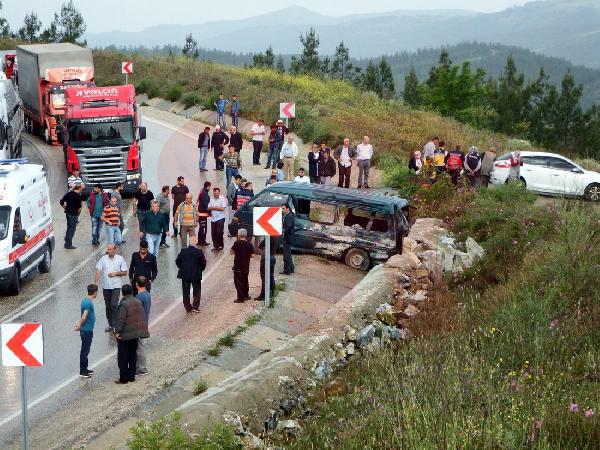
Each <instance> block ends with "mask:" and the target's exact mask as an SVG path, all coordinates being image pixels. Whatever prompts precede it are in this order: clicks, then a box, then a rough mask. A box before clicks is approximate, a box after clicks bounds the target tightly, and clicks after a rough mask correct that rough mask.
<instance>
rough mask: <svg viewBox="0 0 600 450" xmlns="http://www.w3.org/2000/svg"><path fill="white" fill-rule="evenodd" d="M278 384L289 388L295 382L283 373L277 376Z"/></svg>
mask: <svg viewBox="0 0 600 450" xmlns="http://www.w3.org/2000/svg"><path fill="white" fill-rule="evenodd" d="M278 384H279V387H280V388H282V389H291V388H293V387H294V386H295V385H296V382H295V381H294V380H292V379H291V378H290V377H288V376H286V375H284V376H280V377H279V380H278Z"/></svg>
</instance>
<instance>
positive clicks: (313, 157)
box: [308, 143, 323, 184]
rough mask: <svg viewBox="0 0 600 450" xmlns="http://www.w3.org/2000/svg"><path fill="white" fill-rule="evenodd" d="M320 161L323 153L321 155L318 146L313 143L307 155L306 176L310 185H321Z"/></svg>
mask: <svg viewBox="0 0 600 450" xmlns="http://www.w3.org/2000/svg"><path fill="white" fill-rule="evenodd" d="M321 161H323V153H321V151H320V150H319V146H318V145H317V144H316V143H315V144H313V145H312V149H311V151H310V152H309V153H308V176H309V177H310V182H311V183H316V184H321V170H320V169H321V168H320V164H321Z"/></svg>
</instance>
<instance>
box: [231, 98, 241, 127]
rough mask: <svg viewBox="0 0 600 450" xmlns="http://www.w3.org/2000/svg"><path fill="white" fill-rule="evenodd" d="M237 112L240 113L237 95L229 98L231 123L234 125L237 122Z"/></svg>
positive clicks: (236, 124) (235, 125)
mask: <svg viewBox="0 0 600 450" xmlns="http://www.w3.org/2000/svg"><path fill="white" fill-rule="evenodd" d="M239 113H240V100H239V99H238V98H237V95H234V96H233V99H232V100H231V124H232V125H233V126H234V127H237V126H238V123H239V119H240V118H239Z"/></svg>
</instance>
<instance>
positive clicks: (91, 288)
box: [75, 284, 98, 378]
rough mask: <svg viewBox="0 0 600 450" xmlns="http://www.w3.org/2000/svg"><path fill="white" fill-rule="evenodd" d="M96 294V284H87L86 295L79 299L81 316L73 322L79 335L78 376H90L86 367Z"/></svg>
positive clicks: (91, 372) (94, 315)
mask: <svg viewBox="0 0 600 450" xmlns="http://www.w3.org/2000/svg"><path fill="white" fill-rule="evenodd" d="M97 294H98V286H97V285H95V284H89V285H88V287H87V296H86V297H85V298H84V299H83V300H81V307H80V311H81V318H80V319H79V321H78V322H77V323H76V324H75V331H79V335H80V336H81V351H80V352H79V376H80V377H81V378H91V376H92V374H93V373H94V371H93V370H90V369H88V355H89V354H90V348H91V347H92V339H93V337H94V325H95V324H96V313H95V312H94V299H95V298H96V295H97Z"/></svg>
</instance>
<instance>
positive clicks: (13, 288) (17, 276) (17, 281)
mask: <svg viewBox="0 0 600 450" xmlns="http://www.w3.org/2000/svg"><path fill="white" fill-rule="evenodd" d="M20 291H21V273H20V270H19V268H18V267H17V266H15V267H14V270H13V277H12V280H10V284H9V285H8V294H9V295H19V292H20Z"/></svg>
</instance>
